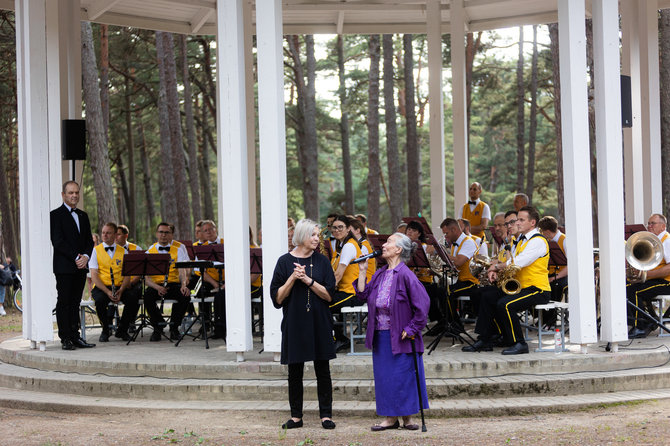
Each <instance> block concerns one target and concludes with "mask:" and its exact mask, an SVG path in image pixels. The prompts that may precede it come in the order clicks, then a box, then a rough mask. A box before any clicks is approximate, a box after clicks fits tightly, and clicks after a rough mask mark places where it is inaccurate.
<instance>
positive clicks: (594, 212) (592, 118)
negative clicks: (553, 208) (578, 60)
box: [586, 19, 600, 246]
mask: <svg viewBox="0 0 670 446" xmlns="http://www.w3.org/2000/svg"><path fill="white" fill-rule="evenodd" d="M586 67H587V69H588V75H589V86H588V92H589V94H588V104H589V153H590V157H589V159H590V162H591V219H592V231H593V246H599V245H600V243H599V240H598V162H597V160H596V147H597V146H596V107H595V103H594V96H593V90H594V86H593V83H594V78H595V70H594V62H593V20H591V19H586Z"/></svg>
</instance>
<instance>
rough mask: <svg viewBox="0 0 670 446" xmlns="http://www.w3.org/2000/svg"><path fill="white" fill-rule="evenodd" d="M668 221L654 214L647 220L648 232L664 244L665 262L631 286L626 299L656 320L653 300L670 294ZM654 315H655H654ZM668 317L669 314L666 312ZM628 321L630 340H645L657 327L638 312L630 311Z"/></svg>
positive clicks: (669, 237)
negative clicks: (642, 280)
mask: <svg viewBox="0 0 670 446" xmlns="http://www.w3.org/2000/svg"><path fill="white" fill-rule="evenodd" d="M667 224H668V220H667V219H666V217H665V216H664V215H662V214H652V215H651V216H650V217H649V219H648V220H647V230H648V231H649V232H651V233H652V234H654V235H655V236H656V237H658V238H659V240H660V241H661V243H662V244H663V260H661V263H660V264H659V265H658V266H657V267H656V268H654V269H652V270H651V271H647V280H646V281H645V282H642V283H633V284H629V285H628V286H627V287H626V297H627V298H628V300H630V301H631V302H632V303H634V304H635V305H636V306H638V307H646V308H647V309H648V310H651V311H649V313H650V314H651V315H652V316H654V317H655V318H656V319H658V318H657V317H656V314H655V311H654V310H653V306H652V305H651V300H652V299H653V298H654V297H656V296H658V295H662V294H670V234H668V231H667ZM652 313H653V314H652ZM666 315H667V312H666ZM628 319H629V320H630V321H632V325H633V327H632V328H631V330H630V331H629V332H628V337H629V338H630V339H634V338H644V337H647V336H648V335H649V333H651V332H652V331H653V329H654V327H655V325H652V324H651V323H650V322H649V321H648V320H647V319H645V318H644V316H642V315H640V314H639V312H638V311H637V310H631V309H630V308H629V309H628Z"/></svg>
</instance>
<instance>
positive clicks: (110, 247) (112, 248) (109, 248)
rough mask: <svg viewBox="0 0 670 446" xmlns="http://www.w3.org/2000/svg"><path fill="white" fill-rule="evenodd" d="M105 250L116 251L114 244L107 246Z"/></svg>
mask: <svg viewBox="0 0 670 446" xmlns="http://www.w3.org/2000/svg"><path fill="white" fill-rule="evenodd" d="M105 251H114V247H113V246H105Z"/></svg>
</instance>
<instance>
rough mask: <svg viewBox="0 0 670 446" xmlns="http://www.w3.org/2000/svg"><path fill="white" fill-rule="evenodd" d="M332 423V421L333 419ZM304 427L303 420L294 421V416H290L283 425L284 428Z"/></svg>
mask: <svg viewBox="0 0 670 446" xmlns="http://www.w3.org/2000/svg"><path fill="white" fill-rule="evenodd" d="M331 423H332V421H331ZM299 427H302V420H300V421H293V418H289V420H288V421H287V422H286V423H284V424H282V425H281V428H282V429H296V428H299Z"/></svg>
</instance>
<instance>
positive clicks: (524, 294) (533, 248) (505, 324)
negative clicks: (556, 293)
mask: <svg viewBox="0 0 670 446" xmlns="http://www.w3.org/2000/svg"><path fill="white" fill-rule="evenodd" d="M516 220H517V221H516V225H517V227H518V229H519V233H520V235H519V238H518V240H517V243H516V246H515V247H514V248H513V249H512V254H513V256H514V258H513V259H509V260H508V261H507V262H505V263H497V264H495V265H493V266H492V267H491V268H492V270H491V277H492V279H497V277H496V275H497V272H500V271H501V270H502V269H503V268H504V267H505V266H507V265H509V264H511V263H512V260H513V262H514V264H515V265H517V266H518V267H520V268H521V270H520V272H519V273H518V275H517V276H516V279H517V280H518V281H519V283H520V286H521V290H520V292H519V293H518V294H513V295H507V294H505V293H503V291H502V290H500V289H499V288H498V289H497V294H498V295H497V298H495V299H490V298H489V297H490V296H485V295H484V294H482V300H481V305H480V307H479V317H478V319H477V327H476V328H475V331H476V332H477V333H479V334H480V338H479V340H478V341H477V342H476V343H475V345H473V349H472V350H470V349H468V350H466V349H465V348H464V349H463V350H464V351H481V350H491V349H492V335H493V333H492V330H491V326H492V322H493V319H494V318H495V321H496V322H497V323H498V324H499V326H500V328H501V330H502V333H503V337H504V341H505V343H506V344H507V345H511V347H509V348H506V349H505V350H503V351H502V354H503V355H518V354H522V353H528V344H526V341H525V339H524V335H523V331H522V330H521V324H520V322H519V316H518V312H519V311H523V310H525V309H528V308H532V307H534V306H535V305H538V304H545V303H547V302H549V298H550V297H551V288H550V286H549V277H548V274H549V271H548V265H549V244H548V243H547V240H546V239H545V238H544V237H542V235H541V234H540V232H539V231H538V229H537V222H538V221H539V220H540V215H539V213H538V212H537V210H536V209H535V208H534V207H532V206H525V207H523V208H521V210H520V211H519V213H518V215H517V219H516ZM478 329H479V330H480V331H477V330H478Z"/></svg>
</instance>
